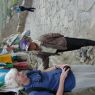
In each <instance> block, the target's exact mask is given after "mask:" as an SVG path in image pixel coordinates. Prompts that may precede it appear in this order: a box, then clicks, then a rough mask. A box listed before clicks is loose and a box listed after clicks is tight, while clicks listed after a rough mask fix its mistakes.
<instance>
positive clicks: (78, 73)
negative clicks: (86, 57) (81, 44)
mask: <svg viewBox="0 0 95 95" xmlns="http://www.w3.org/2000/svg"><path fill="white" fill-rule="evenodd" d="M14 70H15V73H14V72H13V71H14ZM12 72H13V75H14V77H12V79H14V81H15V84H16V86H23V87H24V89H25V91H26V92H27V93H28V95H63V94H64V92H77V91H79V90H82V89H85V88H88V87H95V66H92V65H71V66H69V65H67V64H62V65H56V66H54V67H51V68H48V69H47V70H45V71H40V70H29V71H27V73H26V72H23V71H21V72H19V71H17V69H15V68H12V69H11V70H10V71H9V72H8V73H7V74H6V76H5V84H6V85H8V84H10V83H11V85H12V82H11V81H10V78H11V73H12ZM13 86H14V85H13Z"/></svg>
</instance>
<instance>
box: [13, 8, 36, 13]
mask: <svg viewBox="0 0 95 95" xmlns="http://www.w3.org/2000/svg"><path fill="white" fill-rule="evenodd" d="M35 9H36V8H33V7H29V8H28V7H24V6H16V7H14V10H15V11H16V13H20V12H23V11H29V12H34V10H35Z"/></svg>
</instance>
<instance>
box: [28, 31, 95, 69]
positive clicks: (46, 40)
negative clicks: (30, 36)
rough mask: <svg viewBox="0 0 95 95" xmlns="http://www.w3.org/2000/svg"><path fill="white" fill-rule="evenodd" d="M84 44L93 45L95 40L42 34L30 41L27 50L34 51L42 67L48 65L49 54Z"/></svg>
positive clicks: (77, 47)
mask: <svg viewBox="0 0 95 95" xmlns="http://www.w3.org/2000/svg"><path fill="white" fill-rule="evenodd" d="M84 46H95V41H93V40H89V39H81V38H70V37H64V35H61V34H59V33H49V34H44V35H42V36H40V37H39V39H38V40H37V41H33V40H31V41H30V44H29V47H28V51H35V52H36V55H37V56H39V57H41V58H42V60H43V63H44V64H43V65H44V68H45V69H46V68H47V67H48V65H49V56H52V55H58V54H59V53H60V52H65V51H72V50H77V49H80V48H81V47H84Z"/></svg>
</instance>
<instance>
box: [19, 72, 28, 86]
mask: <svg viewBox="0 0 95 95" xmlns="http://www.w3.org/2000/svg"><path fill="white" fill-rule="evenodd" d="M17 77H18V81H19V82H20V84H21V85H25V84H27V81H28V77H27V76H26V75H25V74H24V73H23V72H19V73H18V74H17Z"/></svg>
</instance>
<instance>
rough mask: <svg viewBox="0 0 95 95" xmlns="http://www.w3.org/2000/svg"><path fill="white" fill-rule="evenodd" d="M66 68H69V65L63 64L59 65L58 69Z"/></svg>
mask: <svg viewBox="0 0 95 95" xmlns="http://www.w3.org/2000/svg"><path fill="white" fill-rule="evenodd" d="M65 66H69V65H68V64H61V65H57V66H56V67H59V68H61V69H63V68H64V67H65ZM69 67H70V66H69Z"/></svg>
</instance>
